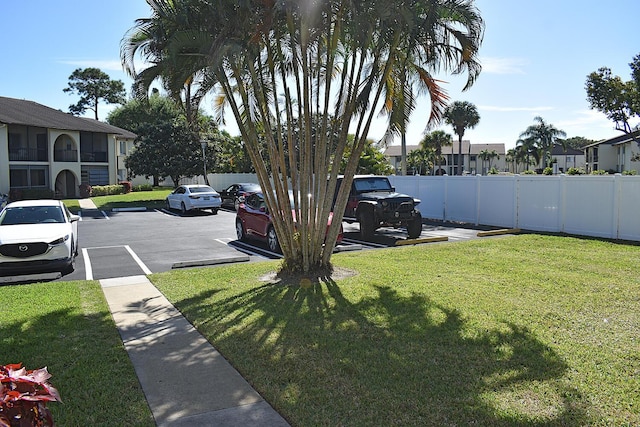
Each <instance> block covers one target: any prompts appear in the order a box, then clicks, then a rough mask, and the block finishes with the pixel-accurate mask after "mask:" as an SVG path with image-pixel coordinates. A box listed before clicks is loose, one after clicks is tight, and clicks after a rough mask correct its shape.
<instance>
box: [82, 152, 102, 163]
mask: <svg viewBox="0 0 640 427" xmlns="http://www.w3.org/2000/svg"><path fill="white" fill-rule="evenodd" d="M80 160H82V161H83V162H94V163H107V152H106V151H92V152H88V151H87V152H81V153H80Z"/></svg>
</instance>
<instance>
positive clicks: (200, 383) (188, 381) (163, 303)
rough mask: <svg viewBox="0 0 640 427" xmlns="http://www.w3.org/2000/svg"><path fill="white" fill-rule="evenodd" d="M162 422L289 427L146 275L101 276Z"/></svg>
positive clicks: (197, 426) (194, 425)
mask: <svg viewBox="0 0 640 427" xmlns="http://www.w3.org/2000/svg"><path fill="white" fill-rule="evenodd" d="M100 284H101V286H102V290H103V292H104V295H105V297H106V299H107V302H108V304H109V308H110V310H111V313H112V315H113V319H114V320H115V322H116V325H117V327H118V330H119V331H120V336H121V337H122V342H123V343H124V346H125V348H126V350H127V352H128V353H129V357H130V359H131V361H132V363H133V366H134V368H135V371H136V374H137V375H138V378H139V380H140V384H141V385H142V389H143V391H144V394H145V396H146V399H147V402H148V404H149V407H150V408H151V412H152V413H153V416H154V417H155V420H156V424H157V425H158V426H162V427H164V426H185V427H186V426H189V427H200V426H202V427H204V426H238V427H239V426H243V427H244V426H269V427H278V426H283V427H284V426H288V425H289V424H288V423H287V422H286V421H285V420H284V418H282V417H281V416H280V414H278V413H277V412H276V411H275V410H274V409H273V408H272V407H271V406H270V405H269V404H268V403H267V402H266V401H265V400H264V399H263V398H262V397H261V396H260V395H259V394H258V393H257V392H256V391H255V390H254V389H253V388H252V387H251V386H250V385H249V384H248V383H247V382H246V381H245V380H244V378H242V376H240V374H239V373H238V372H237V371H236V370H235V369H234V368H233V367H232V366H231V365H230V364H229V362H227V360H226V359H225V358H224V357H223V356H222V355H221V354H220V353H218V352H217V351H216V349H215V348H213V346H211V344H210V343H209V342H208V341H207V340H206V339H205V338H204V337H203V336H202V335H200V333H199V332H198V331H196V329H195V328H194V327H193V326H192V325H191V324H190V323H189V322H188V321H187V320H186V319H185V318H184V317H183V316H182V314H180V312H179V311H178V310H177V309H176V308H175V307H174V306H173V305H171V303H169V301H168V300H167V299H166V298H165V297H164V296H163V295H162V294H161V293H160V291H158V289H156V287H155V286H153V284H151V282H150V281H149V280H148V279H147V278H146V276H132V277H122V278H116V279H104V280H100Z"/></svg>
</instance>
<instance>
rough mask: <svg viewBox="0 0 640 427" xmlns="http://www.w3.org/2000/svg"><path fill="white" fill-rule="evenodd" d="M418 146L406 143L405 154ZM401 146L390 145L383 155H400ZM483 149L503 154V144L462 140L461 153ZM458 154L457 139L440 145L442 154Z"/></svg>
mask: <svg viewBox="0 0 640 427" xmlns="http://www.w3.org/2000/svg"><path fill="white" fill-rule="evenodd" d="M418 148H420V146H419V145H407V154H409V153H411V152H412V151H413V150H416V149H418ZM401 150H402V147H401V146H400V145H390V146H388V147H387V149H386V150H385V151H384V155H385V156H387V157H398V156H401V155H402V153H401ZM483 150H489V151H493V150H495V151H496V153H498V154H500V155H504V154H505V147H504V144H472V143H471V142H470V141H469V140H465V139H463V140H462V154H469V153H470V154H480V152H481V151H483ZM451 153H453V154H458V141H453V145H451V146H446V147H442V154H444V155H447V154H451Z"/></svg>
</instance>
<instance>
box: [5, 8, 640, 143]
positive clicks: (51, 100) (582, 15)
mask: <svg viewBox="0 0 640 427" xmlns="http://www.w3.org/2000/svg"><path fill="white" fill-rule="evenodd" d="M3 3H5V4H3V7H2V21H3V28H2V30H3V34H4V35H5V43H3V45H4V52H3V55H2V60H0V61H1V62H0V96H7V97H12V98H20V99H28V100H32V101H35V102H38V103H41V104H44V105H47V106H49V107H52V108H56V109H60V110H62V111H68V108H69V105H71V104H74V103H75V102H77V100H78V98H77V96H75V95H70V94H67V93H64V92H63V91H62V90H63V89H64V88H65V87H67V84H68V80H69V76H70V75H71V73H72V72H73V70H75V69H76V68H87V67H97V68H100V69H102V70H103V71H105V72H106V73H108V74H109V75H110V77H111V78H112V79H118V80H122V81H123V82H124V83H125V86H126V88H127V90H129V88H130V86H131V83H132V80H131V79H130V78H129V77H128V76H127V75H126V74H125V73H124V72H123V71H122V66H121V65H120V61H119V58H120V41H121V40H122V37H123V36H124V35H125V33H126V32H127V30H128V29H130V28H131V27H132V26H133V25H134V21H135V19H137V18H142V17H148V16H149V7H148V6H147V4H146V2H145V1H144V0H109V1H103V0H57V1H51V0H23V1H19V2H12V1H8V0H4V1H3ZM475 4H476V6H477V7H478V8H479V10H480V12H481V15H482V17H483V19H484V20H485V24H486V30H485V37H484V42H483V44H482V48H481V50H480V60H481V63H482V65H483V71H482V73H481V75H480V77H479V78H478V79H477V81H476V83H475V84H474V86H473V87H472V88H471V89H470V90H468V91H466V92H464V93H463V92H461V89H462V87H463V86H464V78H461V77H455V76H440V77H441V78H442V79H443V80H445V81H447V83H446V85H445V87H446V89H447V91H448V93H449V96H450V99H451V101H469V102H472V103H473V104H475V105H476V106H477V107H478V111H479V113H480V123H479V124H478V126H477V127H476V128H475V129H471V130H468V131H467V133H466V134H465V139H469V140H471V142H472V143H504V144H505V145H506V148H511V147H513V146H514V145H515V142H516V141H517V139H518V137H519V135H520V133H521V132H523V131H524V130H525V129H526V128H527V127H528V126H529V125H531V124H533V123H534V122H533V118H534V117H535V116H541V117H543V118H544V119H545V120H546V121H547V122H549V123H551V124H553V125H554V126H556V127H557V128H559V129H562V130H564V131H565V132H566V133H567V136H569V137H572V136H583V137H586V138H589V139H595V140H598V139H603V138H609V137H612V136H616V135H618V134H619V132H618V131H616V130H614V126H613V123H612V122H610V121H608V120H607V119H606V117H605V116H604V115H603V114H602V113H599V112H597V111H594V110H590V109H589V104H588V102H587V100H586V92H585V89H584V86H585V81H586V76H587V75H588V74H589V73H590V72H592V71H596V70H597V69H598V68H600V67H602V66H607V67H609V68H611V70H612V72H613V73H614V74H615V75H619V76H620V77H622V78H623V79H624V80H629V79H630V72H631V71H630V68H629V63H630V62H631V60H632V59H633V57H634V56H635V55H637V54H639V53H640V42H639V40H640V39H639V38H638V34H639V33H638V28H637V17H638V16H640V2H639V1H638V0H616V1H608V2H607V1H602V0H554V1H552V0H538V1H536V2H525V1H522V0H476V1H475ZM111 108H113V107H111V106H106V105H105V106H102V107H101V109H100V111H99V113H100V119H101V120H104V119H105V117H106V115H107V112H108V111H109V110H110V109H111ZM428 112H429V107H428V104H427V102H426V100H424V101H423V102H421V103H420V105H419V107H418V109H417V110H416V111H415V112H414V113H413V115H412V116H411V124H410V125H409V128H408V133H407V142H408V143H409V144H417V143H418V142H419V140H420V139H421V137H422V132H423V130H424V125H425V120H426V117H427V116H428ZM87 116H91V112H87ZM441 128H442V129H443V130H445V131H446V132H448V133H451V134H452V133H453V132H452V129H451V128H450V127H447V126H444V125H443V126H442V127H441ZM227 130H229V132H230V133H232V134H234V135H235V134H237V130H236V128H235V127H234V126H233V125H231V124H230V125H229V126H228V127H227ZM382 134H383V126H382V125H379V126H377V127H375V128H374V129H373V132H372V134H370V136H371V137H373V138H379V137H381V136H382ZM398 143H399V142H398Z"/></svg>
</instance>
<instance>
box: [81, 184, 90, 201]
mask: <svg viewBox="0 0 640 427" xmlns="http://www.w3.org/2000/svg"><path fill="white" fill-rule="evenodd" d="M78 188H79V189H80V198H82V199H86V198H87V197H91V191H92V188H91V186H90V185H89V184H80V187H78Z"/></svg>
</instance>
